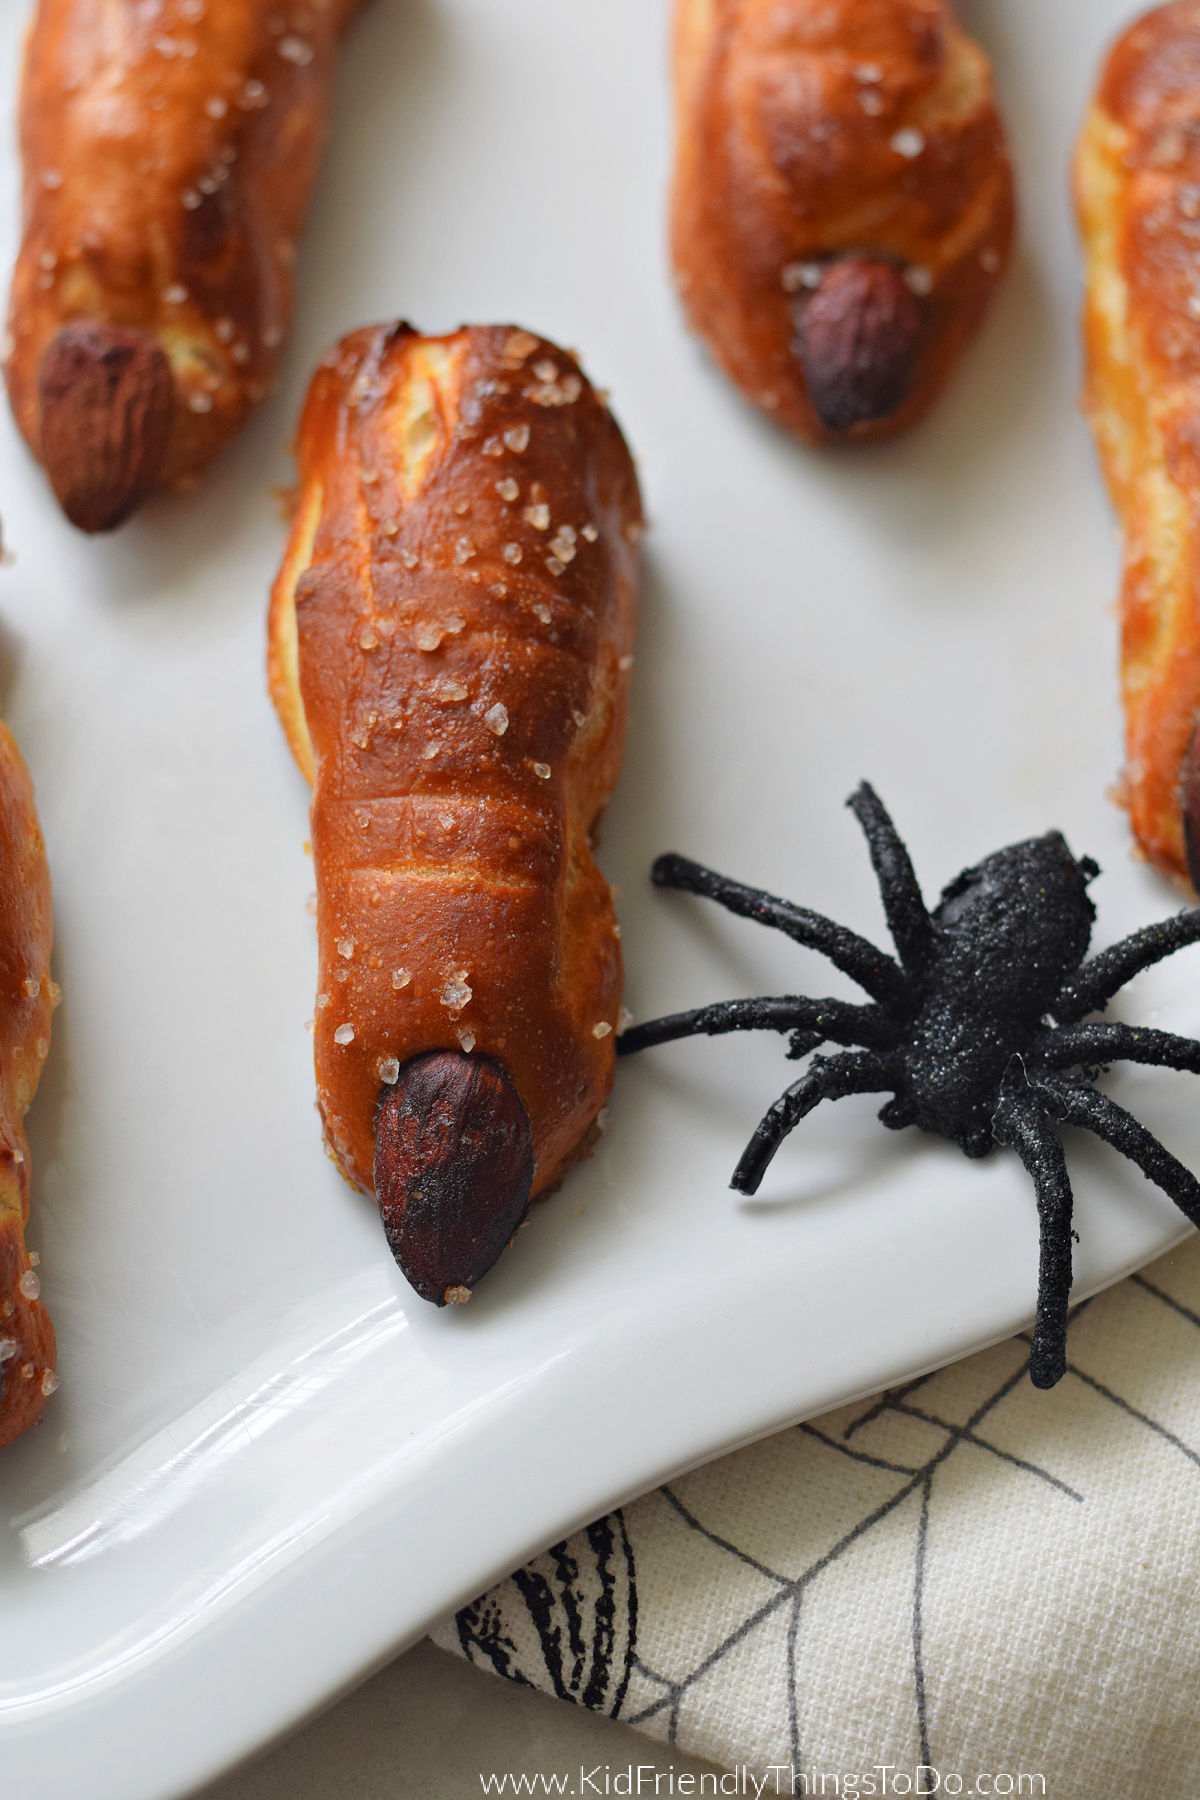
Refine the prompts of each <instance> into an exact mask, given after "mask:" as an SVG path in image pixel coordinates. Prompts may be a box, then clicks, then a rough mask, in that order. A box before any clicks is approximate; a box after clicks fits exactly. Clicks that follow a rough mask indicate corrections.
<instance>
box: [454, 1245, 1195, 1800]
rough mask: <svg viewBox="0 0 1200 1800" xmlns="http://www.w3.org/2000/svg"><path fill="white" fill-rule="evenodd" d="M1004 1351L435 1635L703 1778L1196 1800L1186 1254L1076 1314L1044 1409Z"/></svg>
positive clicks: (558, 1551) (805, 1430)
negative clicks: (949, 1777) (682, 1757)
mask: <svg viewBox="0 0 1200 1800" xmlns="http://www.w3.org/2000/svg"><path fill="white" fill-rule="evenodd" d="M1028 1357H1029V1342H1028V1338H1027V1337H1026V1336H1022V1337H1021V1338H1014V1339H1011V1340H1010V1341H1008V1342H1007V1343H1004V1344H1001V1345H998V1346H996V1347H995V1348H993V1349H991V1350H987V1351H984V1352H982V1353H980V1354H979V1355H976V1356H973V1357H970V1358H968V1359H967V1360H966V1361H964V1362H961V1363H958V1364H956V1365H954V1366H953V1367H952V1368H949V1369H945V1370H942V1371H940V1372H938V1373H936V1374H934V1375H929V1376H925V1377H923V1378H921V1379H920V1380H917V1381H914V1382H910V1383H909V1384H907V1385H906V1386H904V1387H901V1388H896V1389H893V1390H891V1391H889V1392H888V1393H886V1394H883V1395H881V1396H879V1397H878V1398H876V1399H874V1400H872V1401H865V1402H859V1403H858V1404H857V1405H855V1406H851V1407H848V1408H844V1409H842V1410H841V1411H839V1412H836V1413H832V1414H828V1415H826V1416H825V1417H823V1418H821V1419H817V1420H813V1421H811V1422H810V1423H808V1424H806V1425H801V1426H798V1427H796V1428H794V1429H792V1430H790V1431H785V1432H781V1433H779V1434H777V1435H776V1436H774V1437H772V1438H769V1439H767V1440H765V1441H764V1442H762V1443H760V1444H757V1445H752V1446H751V1447H750V1448H749V1449H746V1450H741V1451H738V1452H736V1453H735V1454H734V1455H732V1456H728V1457H724V1458H722V1459H721V1460H720V1461H718V1462H715V1463H711V1464H709V1465H708V1466H707V1467H706V1468H703V1469H700V1470H698V1471H696V1472H694V1473H693V1474H691V1475H687V1476H684V1477H682V1478H681V1479H680V1480H678V1481H677V1482H674V1483H671V1484H670V1485H668V1486H666V1487H663V1488H660V1489H659V1490H658V1491H657V1492H656V1493H653V1494H649V1495H647V1496H646V1497H645V1498H643V1499H641V1500H639V1501H636V1502H635V1503H634V1504H632V1505H630V1506H627V1507H625V1508H623V1509H622V1510H621V1511H620V1512H617V1513H613V1514H611V1515H609V1517H608V1518H606V1519H603V1520H600V1521H598V1522H597V1523H596V1524H594V1525H592V1526H590V1527H589V1528H588V1529H587V1530H586V1531H583V1532H579V1533H576V1534H575V1536H574V1537H572V1538H570V1539H568V1540H567V1541H566V1542H565V1543H562V1544H558V1545H555V1546H553V1547H552V1548H551V1549H550V1550H548V1551H547V1552H546V1553H545V1555H543V1556H541V1557H538V1558H536V1559H535V1560H534V1561H533V1562H532V1563H530V1564H529V1565H528V1566H527V1567H526V1568H525V1569H523V1570H521V1571H519V1572H518V1573H517V1574H516V1575H514V1576H512V1577H510V1578H509V1580H507V1581H505V1582H502V1583H501V1584H500V1585H499V1586H498V1587H496V1588H494V1589H493V1590H492V1591H491V1592H490V1593H489V1594H487V1595H485V1596H484V1597H483V1598H482V1599H481V1600H479V1601H477V1602H475V1604H474V1605H473V1606H470V1607H467V1608H465V1609H464V1610H463V1612H461V1613H460V1614H459V1615H458V1616H457V1618H456V1619H453V1620H449V1621H447V1622H446V1624H444V1625H443V1626H442V1627H441V1628H440V1629H439V1630H438V1631H437V1632H435V1633H434V1640H435V1642H437V1643H439V1644H441V1645H442V1646H443V1647H444V1648H446V1649H449V1650H452V1651H455V1652H456V1653H458V1654H460V1655H463V1656H465V1657H467V1658H468V1659H469V1660H470V1661H472V1662H473V1663H475V1664H477V1665H478V1666H480V1667H483V1668H487V1669H490V1670H492V1671H494V1672H495V1673H497V1674H499V1675H502V1676H505V1677H507V1678H508V1679H509V1680H512V1681H517V1682H521V1683H523V1684H527V1685H530V1686H534V1687H537V1688H540V1689H542V1690H543V1691H545V1692H547V1693H550V1694H554V1695H557V1697H558V1698H560V1699H563V1700H567V1701H569V1702H571V1703H572V1704H575V1705H581V1706H587V1707H589V1708H591V1709H592V1710H595V1711H598V1712H604V1713H607V1714H609V1715H610V1716H612V1717H614V1718H617V1719H621V1720H623V1721H624V1722H625V1723H626V1724H629V1725H631V1726H633V1727H635V1728H636V1729H637V1730H639V1731H642V1732H645V1733H646V1734H647V1735H648V1736H650V1737H653V1738H655V1739H658V1740H660V1741H662V1742H664V1743H667V1744H669V1745H675V1746H678V1747H679V1748H680V1749H681V1750H686V1751H688V1752H690V1753H692V1754H695V1755H698V1756H703V1757H707V1758H709V1759H710V1760H711V1761H713V1762H716V1763H718V1764H722V1765H725V1766H727V1767H731V1768H732V1767H735V1766H738V1765H742V1764H745V1765H747V1766H748V1767H749V1768H750V1769H751V1770H754V1771H757V1772H760V1773H761V1772H763V1771H766V1770H768V1769H770V1768H771V1767H772V1766H775V1767H777V1768H778V1767H779V1766H780V1765H782V1766H784V1768H790V1769H794V1770H795V1771H796V1772H797V1774H798V1775H799V1774H800V1773H805V1772H807V1773H808V1774H809V1775H810V1776H811V1773H812V1771H814V1770H816V1771H820V1770H822V1769H824V1770H831V1771H843V1772H848V1771H869V1770H871V1769H872V1768H875V1767H877V1766H879V1765H884V1764H891V1765H894V1766H895V1768H896V1769H898V1770H907V1771H913V1770H915V1769H916V1767H917V1766H918V1765H919V1764H926V1765H929V1766H931V1767H932V1768H934V1769H936V1770H939V1771H941V1772H943V1773H945V1772H947V1771H960V1772H962V1773H963V1774H964V1775H965V1776H966V1777H967V1785H969V1783H970V1780H971V1779H972V1778H973V1777H974V1775H975V1774H976V1773H977V1772H979V1771H988V1772H991V1773H996V1772H1005V1773H1009V1772H1011V1773H1013V1774H1014V1775H1015V1774H1016V1773H1018V1772H1023V1773H1030V1774H1036V1775H1040V1776H1043V1777H1044V1779H1045V1792H1046V1794H1047V1795H1048V1796H1050V1797H1051V1800H1094V1797H1095V1795H1096V1794H1097V1793H1102V1792H1106V1791H1108V1792H1117V1791H1119V1792H1121V1793H1123V1794H1126V1795H1127V1796H1129V1800H1143V1796H1147V1797H1148V1796H1149V1795H1150V1793H1152V1792H1154V1791H1156V1790H1158V1789H1161V1790H1162V1791H1164V1792H1173V1793H1179V1794H1181V1795H1182V1794H1189V1795H1190V1794H1196V1793H1200V1733H1198V1732H1197V1730H1196V1726H1195V1719H1196V1715H1197V1699H1198V1696H1200V1241H1197V1240H1190V1241H1189V1242H1188V1243H1187V1244H1186V1245H1185V1246H1184V1247H1183V1248H1182V1249H1181V1250H1178V1251H1176V1252H1174V1253H1173V1254H1172V1255H1170V1256H1168V1257H1165V1258H1163V1259H1162V1260H1161V1261H1159V1262H1158V1263H1156V1264H1155V1265H1153V1267H1152V1268H1151V1269H1149V1270H1148V1271H1146V1272H1145V1273H1144V1274H1142V1275H1138V1276H1134V1277H1132V1278H1131V1279H1130V1280H1129V1281H1126V1282H1124V1283H1122V1284H1121V1285H1120V1286H1119V1287H1116V1288H1113V1289H1110V1290H1109V1291H1108V1292H1107V1293H1105V1294H1103V1295H1101V1296H1100V1297H1099V1298H1098V1299H1096V1300H1094V1301H1091V1302H1089V1303H1088V1304H1086V1305H1085V1306H1082V1307H1079V1308H1077V1309H1076V1311H1075V1313H1074V1314H1073V1316H1072V1320H1071V1327H1070V1335H1069V1342H1068V1373H1067V1377H1066V1379H1065V1380H1064V1381H1063V1383H1062V1384H1061V1386H1060V1387H1059V1388H1057V1389H1055V1390H1054V1391H1053V1392H1052V1393H1049V1394H1046V1393H1039V1392H1037V1391H1036V1390H1034V1389H1033V1388H1032V1387H1031V1385H1030V1382H1029V1379H1028V1374H1027V1364H1028ZM779 1779H781V1780H782V1779H785V1778H784V1777H782V1776H781V1777H780V1778H779ZM769 1791H773V1790H769ZM781 1791H784V1792H786V1791H787V1789H786V1787H784V1788H783V1789H781ZM797 1791H802V1790H800V1789H798V1790H797ZM817 1791H820V1790H819V1789H818V1790H817ZM964 1791H966V1789H965V1787H964ZM996 1791H997V1792H999V1791H1001V1789H1000V1788H999V1787H998V1788H997V1789H996ZM1013 1791H1014V1792H1015V1791H1016V1790H1015V1788H1014V1789H1013ZM1026 1791H1028V1789H1027V1790H1026Z"/></svg>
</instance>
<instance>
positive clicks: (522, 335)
mask: <svg viewBox="0 0 1200 1800" xmlns="http://www.w3.org/2000/svg"><path fill="white" fill-rule="evenodd" d="M537 347H538V340H537V339H536V338H535V337H534V335H533V333H532V332H530V331H510V332H509V334H508V336H507V337H506V338H505V340H504V355H505V358H506V360H507V361H509V362H524V361H525V358H526V357H527V356H532V355H533V353H534V351H535V350H536V349H537Z"/></svg>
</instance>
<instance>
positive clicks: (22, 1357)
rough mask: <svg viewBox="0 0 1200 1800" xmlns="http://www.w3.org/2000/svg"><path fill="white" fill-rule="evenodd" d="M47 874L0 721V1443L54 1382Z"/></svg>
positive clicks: (27, 786) (18, 767)
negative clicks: (46, 1184)
mask: <svg viewBox="0 0 1200 1800" xmlns="http://www.w3.org/2000/svg"><path fill="white" fill-rule="evenodd" d="M51 934H52V921H51V906H50V877H49V873H48V871H47V868H46V855H45V850H44V847H43V844H42V834H41V831H40V829H39V826H38V821H37V813H36V811H35V810H34V802H33V788H32V786H31V783H30V780H29V775H28V772H27V770H26V768H25V765H24V763H23V762H22V760H21V757H20V754H19V752H18V750H17V747H16V745H15V744H14V742H13V739H12V736H11V734H10V732H9V731H8V729H7V727H6V726H4V725H0V1445H3V1444H7V1443H9V1442H11V1440H12V1439H13V1438H15V1437H17V1436H18V1435H19V1434H20V1433H21V1432H22V1431H24V1430H25V1429H26V1427H27V1426H29V1425H32V1424H33V1423H34V1421H35V1420H36V1419H37V1418H38V1417H39V1416H40V1415H41V1412H42V1409H43V1407H44V1406H45V1404H46V1400H47V1397H48V1396H49V1395H50V1394H51V1393H53V1391H54V1389H55V1388H56V1387H57V1385H58V1377H57V1375H56V1373H55V1343H54V1328H53V1326H52V1325H51V1323H50V1317H49V1314H48V1313H47V1311H46V1308H45V1307H44V1306H43V1304H42V1302H41V1299H40V1298H39V1293H40V1289H39V1283H38V1277H37V1274H36V1272H35V1269H34V1266H33V1262H32V1259H31V1257H30V1254H29V1252H28V1250H27V1249H26V1246H25V1227H26V1225H27V1224H28V1221H29V1174H30V1163H29V1144H28V1142H27V1140H26V1137H25V1130H24V1125H23V1123H22V1121H23V1120H24V1117H25V1111H26V1108H27V1107H28V1105H29V1103H30V1101H31V1100H32V1099H33V1095H34V1090H35V1089H36V1087H37V1084H38V1078H39V1076H40V1074H41V1071H42V1064H43V1063H44V1061H45V1059H46V1053H47V1050H48V1049H49V1041H50V1015H51V1011H52V1009H53V1006H54V1001H55V998H56V989H55V987H54V983H53V982H52V981H51V979H50V944H51Z"/></svg>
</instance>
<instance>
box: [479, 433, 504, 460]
mask: <svg viewBox="0 0 1200 1800" xmlns="http://www.w3.org/2000/svg"><path fill="white" fill-rule="evenodd" d="M480 452H481V454H482V455H483V456H503V455H504V445H503V443H502V442H501V440H500V439H499V438H498V437H490V438H484V440H483V443H482V445H481V447H480Z"/></svg>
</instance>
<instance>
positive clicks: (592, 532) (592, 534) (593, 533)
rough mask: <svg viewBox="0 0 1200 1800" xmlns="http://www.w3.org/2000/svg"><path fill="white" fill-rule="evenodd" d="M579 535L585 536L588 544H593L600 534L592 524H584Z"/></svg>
mask: <svg viewBox="0 0 1200 1800" xmlns="http://www.w3.org/2000/svg"><path fill="white" fill-rule="evenodd" d="M580 536H581V537H585V538H586V539H587V541H588V543H589V544H594V543H595V541H596V539H597V538H598V537H599V536H600V533H599V532H598V531H597V530H596V527H595V526H594V525H585V526H584V527H583V530H582V531H581V532H580Z"/></svg>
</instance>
